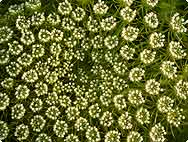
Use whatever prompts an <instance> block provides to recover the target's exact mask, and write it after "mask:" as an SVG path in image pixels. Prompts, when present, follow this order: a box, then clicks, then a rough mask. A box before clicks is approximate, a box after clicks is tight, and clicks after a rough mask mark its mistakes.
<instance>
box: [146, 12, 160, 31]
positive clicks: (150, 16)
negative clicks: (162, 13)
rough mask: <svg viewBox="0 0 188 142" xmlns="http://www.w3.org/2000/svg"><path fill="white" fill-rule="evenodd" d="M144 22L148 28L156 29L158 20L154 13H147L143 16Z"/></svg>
mask: <svg viewBox="0 0 188 142" xmlns="http://www.w3.org/2000/svg"><path fill="white" fill-rule="evenodd" d="M144 22H145V23H146V24H147V25H148V26H149V27H150V28H157V27H158V25H159V20H158V18H157V14H155V13H154V12H150V13H147V14H146V15H145V16H144Z"/></svg>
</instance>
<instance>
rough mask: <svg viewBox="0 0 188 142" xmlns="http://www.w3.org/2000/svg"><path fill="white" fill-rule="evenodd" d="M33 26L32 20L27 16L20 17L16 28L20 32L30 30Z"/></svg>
mask: <svg viewBox="0 0 188 142" xmlns="http://www.w3.org/2000/svg"><path fill="white" fill-rule="evenodd" d="M30 25H31V22H30V20H28V19H26V17H25V16H20V15H19V16H18V18H17V19H16V28H17V29H18V30H21V31H22V30H26V29H29V28H30Z"/></svg>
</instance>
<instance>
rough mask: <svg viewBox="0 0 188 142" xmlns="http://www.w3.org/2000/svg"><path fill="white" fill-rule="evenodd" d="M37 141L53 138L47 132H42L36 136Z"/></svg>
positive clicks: (47, 140) (45, 141) (44, 141)
mask: <svg viewBox="0 0 188 142" xmlns="http://www.w3.org/2000/svg"><path fill="white" fill-rule="evenodd" d="M35 142H52V139H51V137H49V136H48V135H47V134H45V133H40V134H39V135H38V137H37V138H36V140H35Z"/></svg>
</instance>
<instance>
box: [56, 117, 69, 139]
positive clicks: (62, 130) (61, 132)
mask: <svg viewBox="0 0 188 142" xmlns="http://www.w3.org/2000/svg"><path fill="white" fill-rule="evenodd" d="M53 131H54V133H55V134H56V136H58V137H59V138H63V137H64V136H65V134H66V133H68V124H67V123H66V122H65V121H63V120H57V121H56V123H55V124H54V126H53Z"/></svg>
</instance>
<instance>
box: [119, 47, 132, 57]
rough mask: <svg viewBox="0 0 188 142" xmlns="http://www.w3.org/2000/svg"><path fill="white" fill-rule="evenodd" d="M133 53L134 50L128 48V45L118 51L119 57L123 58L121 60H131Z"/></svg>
mask: <svg viewBox="0 0 188 142" xmlns="http://www.w3.org/2000/svg"><path fill="white" fill-rule="evenodd" d="M134 53H135V49H134V48H131V47H129V46H128V45H124V46H123V47H121V49H120V55H121V56H122V57H123V59H126V60H130V59H133V56H134Z"/></svg>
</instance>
